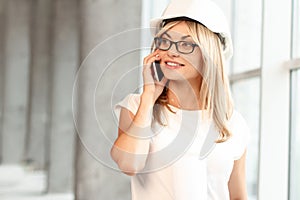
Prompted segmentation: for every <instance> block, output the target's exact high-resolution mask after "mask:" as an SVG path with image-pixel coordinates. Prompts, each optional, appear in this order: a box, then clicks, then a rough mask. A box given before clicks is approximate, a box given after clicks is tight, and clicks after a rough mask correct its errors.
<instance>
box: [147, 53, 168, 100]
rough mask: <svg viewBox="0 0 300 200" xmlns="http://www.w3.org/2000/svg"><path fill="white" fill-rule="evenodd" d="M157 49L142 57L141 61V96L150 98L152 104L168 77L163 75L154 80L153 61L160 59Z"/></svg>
mask: <svg viewBox="0 0 300 200" xmlns="http://www.w3.org/2000/svg"><path fill="white" fill-rule="evenodd" d="M160 60H161V58H160V56H159V50H156V51H154V52H153V53H151V54H149V55H148V56H147V57H145V58H144V63H143V81H144V86H143V94H142V97H143V96H144V97H146V98H147V99H148V100H149V99H150V100H151V101H152V103H153V104H154V103H155V101H156V99H157V98H158V97H159V95H160V94H161V93H162V91H163V89H164V86H165V85H166V83H167V81H168V79H167V78H165V77H163V79H162V80H161V81H156V80H155V79H154V76H153V69H152V67H153V63H154V62H155V61H160Z"/></svg>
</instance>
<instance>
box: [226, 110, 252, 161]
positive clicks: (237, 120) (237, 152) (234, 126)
mask: <svg viewBox="0 0 300 200" xmlns="http://www.w3.org/2000/svg"><path fill="white" fill-rule="evenodd" d="M229 127H230V130H231V132H232V138H231V139H230V140H231V145H232V150H233V152H232V153H233V158H234V160H238V159H240V158H241V157H242V155H243V154H244V152H245V150H246V148H247V146H248V143H249V140H250V130H249V127H248V125H247V123H246V121H245V119H244V118H243V116H242V115H241V114H240V113H238V112H236V111H234V113H233V115H232V117H231V119H230V121H229Z"/></svg>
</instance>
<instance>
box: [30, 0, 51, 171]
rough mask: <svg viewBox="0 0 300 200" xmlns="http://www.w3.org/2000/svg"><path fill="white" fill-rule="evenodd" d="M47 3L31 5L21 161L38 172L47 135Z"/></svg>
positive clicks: (39, 2) (48, 59) (48, 77)
mask: <svg viewBox="0 0 300 200" xmlns="http://www.w3.org/2000/svg"><path fill="white" fill-rule="evenodd" d="M51 3H52V0H36V1H34V4H33V5H32V6H33V8H32V15H33V16H32V28H31V30H32V34H31V38H32V40H31V58H32V59H31V68H30V71H31V73H30V92H29V96H30V102H29V113H30V114H29V115H28V117H29V119H28V120H29V127H28V131H27V137H26V141H27V142H26V152H25V153H26V155H25V156H26V158H25V159H26V160H27V161H31V162H32V164H33V166H35V167H36V168H42V169H43V168H44V167H45V160H46V158H45V156H46V150H47V146H48V145H47V141H46V138H47V137H48V136H47V133H48V132H49V131H48V129H47V128H49V127H48V121H49V119H48V118H49V116H48V112H49V104H50V101H49V97H50V95H49V93H50V80H51V76H50V75H51V74H50V72H51V70H50V54H51V53H50V49H51V42H50V36H51V14H52V12H51V11H52V9H51V8H52V5H51ZM48 134H49V133H48Z"/></svg>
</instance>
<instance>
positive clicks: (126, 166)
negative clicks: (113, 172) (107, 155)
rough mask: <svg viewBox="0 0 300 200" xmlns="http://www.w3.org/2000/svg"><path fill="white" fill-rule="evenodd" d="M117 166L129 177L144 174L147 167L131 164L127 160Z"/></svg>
mask: <svg viewBox="0 0 300 200" xmlns="http://www.w3.org/2000/svg"><path fill="white" fill-rule="evenodd" d="M117 164H118V167H119V169H120V170H121V171H122V172H123V173H124V174H126V175H128V176H135V175H136V174H138V173H140V172H142V171H143V169H144V167H145V165H141V164H134V163H129V162H127V161H126V160H125V161H123V162H119V163H117Z"/></svg>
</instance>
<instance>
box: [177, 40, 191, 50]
mask: <svg viewBox="0 0 300 200" xmlns="http://www.w3.org/2000/svg"><path fill="white" fill-rule="evenodd" d="M179 45H180V46H182V47H184V48H190V47H192V46H193V44H192V43H190V42H185V41H182V42H180V44H179Z"/></svg>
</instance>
